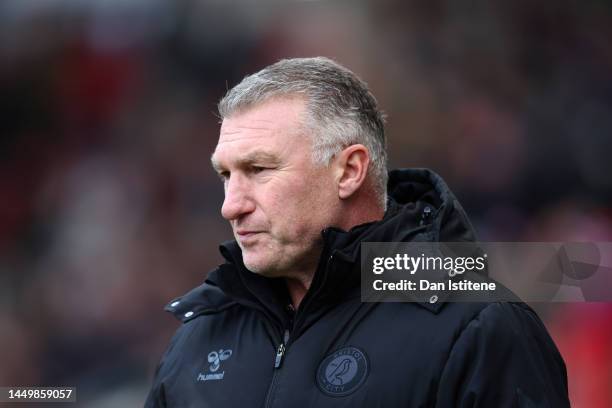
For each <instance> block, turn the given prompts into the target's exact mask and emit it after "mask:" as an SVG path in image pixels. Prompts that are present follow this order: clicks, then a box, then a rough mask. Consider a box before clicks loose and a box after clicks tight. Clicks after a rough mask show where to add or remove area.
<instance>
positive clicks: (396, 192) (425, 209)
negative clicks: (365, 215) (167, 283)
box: [166, 169, 475, 321]
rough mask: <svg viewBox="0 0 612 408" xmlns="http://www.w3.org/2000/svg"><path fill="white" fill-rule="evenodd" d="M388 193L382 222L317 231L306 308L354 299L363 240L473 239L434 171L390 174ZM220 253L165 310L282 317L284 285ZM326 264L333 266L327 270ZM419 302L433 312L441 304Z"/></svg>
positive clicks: (235, 253)
mask: <svg viewBox="0 0 612 408" xmlns="http://www.w3.org/2000/svg"><path fill="white" fill-rule="evenodd" d="M387 191H388V196H389V199H388V206H387V211H386V213H385V216H384V218H383V219H382V220H380V221H376V222H370V223H366V224H362V225H358V226H356V227H354V228H352V229H351V230H349V231H343V230H341V229H339V228H326V229H325V230H323V231H322V236H323V241H324V248H323V251H322V254H321V259H320V262H319V267H318V268H317V271H316V273H315V276H314V278H313V281H312V285H311V287H310V289H309V291H308V293H307V295H306V297H305V298H304V300H303V303H302V305H305V304H306V303H308V302H309V303H310V305H309V306H310V307H317V306H321V305H323V304H329V302H334V301H341V300H342V299H345V298H346V297H352V296H355V295H359V293H360V292H359V291H358V289H359V285H360V273H359V262H360V248H361V245H360V244H361V243H362V242H411V241H446V242H450V241H464V242H465V241H467V242H470V241H475V234H474V230H473V228H472V226H471V224H470V222H469V221H468V218H467V216H466V214H465V212H464V210H463V209H462V207H461V205H460V204H459V202H458V201H457V199H456V198H455V196H454V195H453V193H452V192H451V191H450V189H449V188H448V187H447V185H446V183H444V181H443V180H442V178H441V177H440V176H438V175H437V174H436V173H434V172H433V171H431V170H428V169H400V170H393V171H391V172H390V173H389V183H388V188H387ZM220 251H221V254H222V255H223V257H224V258H225V260H226V261H227V262H226V263H225V264H223V265H221V266H219V268H217V269H216V270H214V271H212V272H211V273H210V274H209V276H208V278H207V280H206V282H205V283H204V284H203V285H201V286H199V287H197V288H195V289H193V290H192V291H191V292H189V293H187V294H186V295H184V296H182V297H180V298H177V299H174V300H173V301H172V302H170V303H169V304H168V305H167V306H166V310H167V311H169V312H171V313H173V314H174V315H175V316H177V318H179V319H180V320H182V321H188V320H190V319H192V318H194V317H196V316H197V315H199V314H203V313H215V312H218V311H221V310H223V309H225V308H227V307H230V306H232V305H234V304H236V303H240V304H244V305H247V306H251V307H256V308H259V309H260V310H263V311H264V312H266V313H270V314H272V315H275V316H277V317H279V316H280V318H282V316H284V315H285V312H284V310H285V307H286V305H287V304H288V303H289V298H288V295H287V293H286V289H285V285H284V281H283V280H282V279H271V278H264V277H262V276H260V275H257V274H254V273H252V272H250V271H248V270H247V269H246V267H245V266H244V263H243V262H242V252H241V250H240V247H239V246H238V244H237V243H236V241H228V242H224V243H223V244H221V246H220ZM331 262H333V263H334V264H333V268H328V267H327V265H328V263H331ZM332 269H333V270H332ZM177 302H178V303H177ZM419 304H420V305H421V306H423V307H425V308H427V309H428V310H430V311H432V312H437V311H438V310H439V309H440V307H441V305H442V302H437V303H434V304H430V303H419ZM173 305H174V306H173Z"/></svg>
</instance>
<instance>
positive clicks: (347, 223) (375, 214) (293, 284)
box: [285, 205, 385, 310]
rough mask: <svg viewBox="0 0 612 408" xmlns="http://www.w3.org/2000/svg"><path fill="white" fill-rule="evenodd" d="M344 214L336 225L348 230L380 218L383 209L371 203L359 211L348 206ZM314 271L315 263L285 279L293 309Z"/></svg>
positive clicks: (300, 299)
mask: <svg viewBox="0 0 612 408" xmlns="http://www.w3.org/2000/svg"><path fill="white" fill-rule="evenodd" d="M344 214H345V217H344V219H343V220H342V222H340V223H338V225H336V226H337V227H339V228H342V229H344V230H345V231H348V230H350V229H351V228H353V227H355V226H357V225H360V224H365V223H367V222H372V221H379V220H381V219H382V218H383V217H384V215H385V211H384V210H383V209H382V208H380V207H379V206H377V205H372V206H369V207H362V208H360V209H359V211H351V209H350V208H349V209H346V210H345V212H344ZM319 256H320V252H319ZM315 272H316V264H315V265H314V266H313V267H312V268H311V270H309V271H308V273H306V274H304V275H299V276H298V277H287V278H286V279H285V281H286V282H287V290H288V291H289V296H290V297H291V303H292V305H293V308H294V309H295V310H297V309H298V308H299V306H300V304H301V303H302V300H303V299H304V296H306V293H307V292H308V289H310V285H311V284H312V279H313V278H314V274H315Z"/></svg>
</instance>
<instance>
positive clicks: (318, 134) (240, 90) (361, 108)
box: [219, 57, 387, 208]
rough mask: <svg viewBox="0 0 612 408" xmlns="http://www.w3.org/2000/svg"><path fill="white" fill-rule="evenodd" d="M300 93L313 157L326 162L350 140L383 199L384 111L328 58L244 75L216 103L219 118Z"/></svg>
mask: <svg viewBox="0 0 612 408" xmlns="http://www.w3.org/2000/svg"><path fill="white" fill-rule="evenodd" d="M292 95H304V96H305V97H306V106H307V118H306V120H305V121H306V123H305V125H306V126H307V128H308V129H309V130H310V131H311V132H312V135H313V149H312V150H313V151H312V154H313V161H314V163H315V164H320V165H325V166H327V165H329V164H330V162H331V159H332V158H333V157H334V155H336V154H337V153H338V152H340V151H341V150H342V149H345V148H346V147H348V146H350V145H352V144H357V143H360V144H363V145H364V146H365V147H366V148H367V149H368V151H369V154H370V166H369V169H368V177H369V178H370V180H371V183H372V186H373V187H374V189H375V191H376V193H377V196H378V198H379V201H380V204H381V205H382V207H383V208H385V207H386V200H387V152H386V149H385V144H386V142H385V130H384V114H383V113H382V111H381V110H380V109H379V108H378V104H377V102H376V99H375V98H374V95H372V93H371V92H370V90H369V89H368V87H367V84H366V83H365V82H364V81H362V80H361V79H360V78H359V77H357V75H355V74H354V73H353V72H351V71H350V70H348V69H347V68H345V67H343V66H342V65H340V64H338V63H336V62H335V61H332V60H331V59H329V58H324V57H316V58H293V59H283V60H281V61H278V62H277V63H275V64H272V65H270V66H268V67H266V68H264V69H262V70H261V71H259V72H256V73H255V74H253V75H249V76H247V77H245V78H244V79H243V80H242V81H241V82H240V83H239V84H238V85H236V86H235V87H233V88H232V89H230V90H229V91H228V92H227V94H226V95H225V96H224V97H223V98H222V99H221V101H220V102H219V114H220V116H221V120H223V119H224V118H227V117H229V116H231V115H232V114H234V113H237V112H239V111H241V110H245V109H248V108H250V107H253V106H255V105H257V104H259V103H261V102H264V101H266V100H268V99H270V98H272V97H277V96H292Z"/></svg>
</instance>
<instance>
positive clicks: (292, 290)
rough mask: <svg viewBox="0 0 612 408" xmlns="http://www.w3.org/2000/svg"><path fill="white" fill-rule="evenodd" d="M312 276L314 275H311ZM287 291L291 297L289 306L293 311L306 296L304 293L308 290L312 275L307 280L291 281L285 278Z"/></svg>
mask: <svg viewBox="0 0 612 408" xmlns="http://www.w3.org/2000/svg"><path fill="white" fill-rule="evenodd" d="M313 275H314V273H313ZM286 282H287V290H288V291H289V296H290V297H291V304H292V305H293V308H294V309H295V310H297V309H298V307H300V304H301V303H302V299H304V296H306V292H308V289H309V288H310V284H311V283H312V275H311V276H310V277H309V278H307V279H303V280H301V279H292V278H287V279H286Z"/></svg>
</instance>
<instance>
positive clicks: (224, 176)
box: [217, 171, 230, 181]
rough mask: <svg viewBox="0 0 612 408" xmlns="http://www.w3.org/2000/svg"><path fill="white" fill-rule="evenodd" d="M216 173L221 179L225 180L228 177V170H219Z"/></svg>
mask: <svg viewBox="0 0 612 408" xmlns="http://www.w3.org/2000/svg"><path fill="white" fill-rule="evenodd" d="M217 174H218V175H219V178H220V179H221V181H227V180H228V179H229V177H230V172H229V171H221V172H219V173H217Z"/></svg>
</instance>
